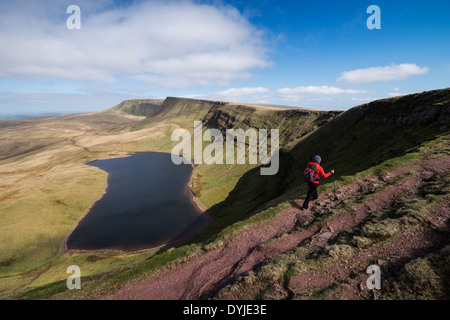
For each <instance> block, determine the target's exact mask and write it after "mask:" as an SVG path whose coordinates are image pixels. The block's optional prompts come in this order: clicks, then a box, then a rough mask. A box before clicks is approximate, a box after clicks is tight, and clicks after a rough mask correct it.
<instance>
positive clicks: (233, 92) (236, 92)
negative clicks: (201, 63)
mask: <svg viewBox="0 0 450 320" xmlns="http://www.w3.org/2000/svg"><path fill="white" fill-rule="evenodd" d="M269 91H270V90H269V89H267V88H263V87H256V88H247V87H244V88H230V89H228V90H224V91H221V92H217V93H216V94H217V95H220V96H224V97H230V96H231V97H236V96H243V95H254V94H261V93H267V92H269Z"/></svg>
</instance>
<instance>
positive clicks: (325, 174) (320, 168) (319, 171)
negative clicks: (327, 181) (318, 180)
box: [317, 166, 334, 178]
mask: <svg viewBox="0 0 450 320" xmlns="http://www.w3.org/2000/svg"><path fill="white" fill-rule="evenodd" d="M317 173H318V174H319V175H320V176H321V177H322V178H328V177H329V176H331V174H332V173H334V170H331V171H330V172H328V173H325V172H324V171H323V168H322V167H321V166H319V167H318V168H317Z"/></svg>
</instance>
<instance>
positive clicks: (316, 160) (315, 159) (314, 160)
mask: <svg viewBox="0 0 450 320" xmlns="http://www.w3.org/2000/svg"><path fill="white" fill-rule="evenodd" d="M321 161H322V158H321V157H320V156H315V157H314V158H313V162H315V163H320V162H321Z"/></svg>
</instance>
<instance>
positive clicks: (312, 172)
mask: <svg viewBox="0 0 450 320" xmlns="http://www.w3.org/2000/svg"><path fill="white" fill-rule="evenodd" d="M316 169H317V165H311V164H308V166H307V167H306V169H305V173H304V177H305V181H306V182H314V181H319V177H317V176H316Z"/></svg>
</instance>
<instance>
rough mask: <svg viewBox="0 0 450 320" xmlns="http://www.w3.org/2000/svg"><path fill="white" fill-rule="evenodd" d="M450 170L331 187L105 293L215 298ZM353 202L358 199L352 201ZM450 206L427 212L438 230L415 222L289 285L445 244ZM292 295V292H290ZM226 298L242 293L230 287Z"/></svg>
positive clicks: (431, 164)
mask: <svg viewBox="0 0 450 320" xmlns="http://www.w3.org/2000/svg"><path fill="white" fill-rule="evenodd" d="M449 168H450V159H449V158H446V159H445V158H444V159H435V160H425V161H421V162H419V161H417V162H414V163H413V164H408V165H407V166H401V167H398V168H395V169H393V170H390V171H386V172H384V173H383V174H382V175H381V176H369V177H365V178H364V179H361V180H358V181H356V182H354V183H351V184H349V185H347V186H344V187H342V188H340V190H339V191H338V194H337V195H336V196H337V197H336V198H334V194H333V192H332V191H330V192H328V193H326V194H323V195H321V199H319V201H316V203H315V205H314V207H313V208H312V209H311V210H310V211H300V210H299V207H298V205H296V204H293V205H292V207H290V208H288V209H286V210H284V211H282V212H281V213H279V214H278V215H277V217H276V218H275V219H273V220H271V221H270V223H261V224H257V225H252V226H250V227H248V228H247V229H246V230H245V231H243V232H241V233H239V234H238V235H237V236H236V237H235V238H234V239H233V240H231V241H230V242H229V243H227V244H225V245H224V246H223V247H220V248H218V249H215V250H211V251H208V252H206V253H203V254H200V255H198V256H196V257H194V258H193V259H192V260H190V261H188V262H186V263H184V264H181V265H178V266H175V267H174V268H173V269H170V270H168V271H164V272H161V273H159V274H157V275H154V276H151V277H149V278H146V279H144V280H140V281H136V282H133V283H129V284H127V285H126V286H125V287H124V288H122V289H121V290H120V291H119V292H118V293H117V294H114V295H110V296H107V297H101V298H104V299H155V300H157V299H163V300H167V299H172V300H178V299H206V298H211V297H214V296H215V295H216V294H217V292H218V291H219V290H220V289H222V288H224V287H225V286H227V285H228V284H230V283H233V282H234V281H236V279H238V277H239V276H242V275H245V274H247V273H248V272H249V271H251V270H255V269H257V268H258V267H259V266H261V265H262V264H264V263H266V262H267V261H270V260H271V259H273V258H275V257H277V256H279V255H281V254H283V253H286V252H288V251H289V250H292V249H294V248H296V247H298V246H306V247H310V248H317V247H321V246H322V247H323V246H325V245H327V244H328V243H329V242H330V241H332V240H333V239H334V238H335V237H336V236H338V235H339V234H340V233H341V232H342V231H344V230H348V229H351V228H354V227H356V226H359V225H360V224H362V223H363V222H364V221H366V220H367V219H368V218H369V217H370V216H371V215H372V213H374V212H378V211H380V210H383V209H385V208H387V207H389V206H390V205H391V204H392V202H393V201H395V200H396V199H397V198H399V197H405V196H408V195H411V196H413V195H415V194H417V192H418V190H419V189H420V188H422V187H423V184H424V181H427V180H428V179H430V178H432V177H433V176H435V175H442V174H445V173H446V172H448V170H449ZM322 199H323V200H322ZM349 203H351V204H352V205H351V206H348V204H349ZM448 207H449V203H448V201H447V202H442V203H440V204H439V206H438V207H436V208H435V209H434V210H435V212H433V214H431V215H430V216H429V218H428V219H429V221H430V223H431V225H434V226H435V228H436V230H440V231H441V232H434V230H433V228H432V229H425V228H422V227H417V228H413V229H411V230H409V231H408V232H406V233H403V234H400V235H399V236H398V237H396V239H395V240H394V241H391V242H389V243H388V244H386V245H385V246H383V247H380V248H378V249H377V250H375V251H373V252H371V253H370V254H369V253H367V252H362V253H360V254H356V255H354V256H353V257H352V258H351V259H349V261H347V262H346V263H345V264H343V265H338V266H335V268H331V269H330V270H328V271H327V273H326V274H325V275H324V274H323V273H322V272H319V271H314V270H310V271H309V272H306V273H303V274H301V275H300V276H297V277H293V278H292V279H290V280H289V283H287V288H286V289H287V291H289V290H290V289H289V288H295V290H298V291H306V290H308V288H311V287H317V286H324V285H329V284H332V283H333V282H336V281H340V280H342V279H345V278H346V277H348V276H349V272H350V270H351V269H352V268H353V267H354V266H355V265H358V264H361V265H366V264H367V263H368V262H369V261H370V259H373V257H376V256H379V255H386V256H388V255H390V256H393V257H395V259H396V262H401V261H407V260H410V259H412V258H414V257H417V256H421V255H424V254H426V253H427V252H429V251H430V250H434V249H435V248H436V247H439V246H442V245H443V243H444V240H445V239H443V237H444V236H443V233H442V231H443V232H448V231H449V230H448V228H449V226H448V221H449V219H450V211H449V209H448ZM447 236H448V233H447ZM444 238H445V237H444ZM301 258H302V257H299V259H301ZM289 294H290V293H289V292H286V297H287V296H288V295H289ZM286 297H284V298H286ZM220 298H238V297H237V296H234V295H233V294H226V293H225V294H223V295H221V296H220Z"/></svg>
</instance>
